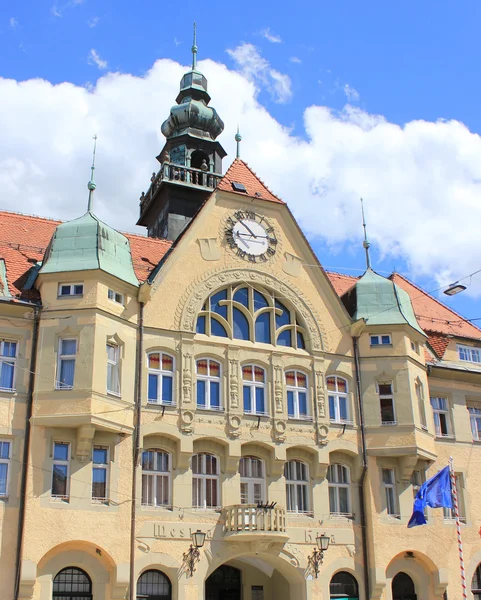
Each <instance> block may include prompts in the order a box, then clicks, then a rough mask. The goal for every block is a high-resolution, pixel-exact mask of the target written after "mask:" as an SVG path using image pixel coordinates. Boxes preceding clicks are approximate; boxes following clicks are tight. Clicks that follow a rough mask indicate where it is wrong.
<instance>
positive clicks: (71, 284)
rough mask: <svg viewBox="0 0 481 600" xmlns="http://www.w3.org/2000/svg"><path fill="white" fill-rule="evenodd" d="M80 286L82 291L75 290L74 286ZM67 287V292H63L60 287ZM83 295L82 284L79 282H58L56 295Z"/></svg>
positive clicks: (75, 296) (62, 296) (69, 296)
mask: <svg viewBox="0 0 481 600" xmlns="http://www.w3.org/2000/svg"><path fill="white" fill-rule="evenodd" d="M79 286H82V291H81V292H79V291H76V290H75V288H76V287H77V288H78V287H79ZM67 287H68V288H69V290H68V293H67V292H66V293H63V289H62V288H67ZM83 295H84V284H83V283H81V282H77V283H59V284H58V297H59V298H72V297H74V298H80V297H82V296H83Z"/></svg>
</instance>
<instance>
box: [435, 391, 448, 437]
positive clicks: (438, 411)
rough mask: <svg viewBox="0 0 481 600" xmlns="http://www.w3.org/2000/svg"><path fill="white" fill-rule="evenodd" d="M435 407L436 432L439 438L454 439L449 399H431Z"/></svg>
mask: <svg viewBox="0 0 481 600" xmlns="http://www.w3.org/2000/svg"><path fill="white" fill-rule="evenodd" d="M431 406H432V407H433V417H434V430H435V432H436V436H437V437H454V436H453V432H452V429H451V419H450V418H449V404H448V399H447V398H439V397H434V398H431Z"/></svg>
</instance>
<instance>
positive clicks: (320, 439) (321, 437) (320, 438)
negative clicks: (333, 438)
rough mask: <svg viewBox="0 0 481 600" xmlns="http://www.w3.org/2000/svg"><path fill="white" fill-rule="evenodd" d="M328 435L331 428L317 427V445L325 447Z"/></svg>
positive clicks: (325, 426)
mask: <svg viewBox="0 0 481 600" xmlns="http://www.w3.org/2000/svg"><path fill="white" fill-rule="evenodd" d="M328 433H329V428H328V427H327V425H318V426H317V443H318V444H319V445H320V446H324V444H327V441H326V438H327V435H328Z"/></svg>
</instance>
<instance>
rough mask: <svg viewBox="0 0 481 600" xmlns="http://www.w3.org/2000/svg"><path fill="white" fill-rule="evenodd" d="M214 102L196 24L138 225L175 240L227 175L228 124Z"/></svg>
mask: <svg viewBox="0 0 481 600" xmlns="http://www.w3.org/2000/svg"><path fill="white" fill-rule="evenodd" d="M209 102H210V96H209V94H208V92H207V79H206V78H205V77H204V75H202V73H201V72H200V71H199V70H198V69H197V45H196V30H195V24H194V43H193V46H192V68H191V69H190V71H188V72H187V73H186V74H185V75H184V76H183V77H182V80H181V82H180V91H179V94H178V96H177V98H176V103H177V104H176V105H175V106H173V107H172V108H171V110H170V115H169V117H168V118H167V119H166V121H164V123H163V124H162V127H161V131H162V133H163V135H164V136H165V137H166V143H165V145H164V147H163V149H162V150H161V152H160V154H159V156H157V160H158V161H159V162H160V165H161V166H160V170H159V172H158V173H153V174H152V178H151V185H150V187H149V189H148V191H147V193H146V194H144V193H142V196H141V197H140V217H139V220H138V222H137V225H143V226H144V227H147V232H148V235H149V237H162V238H166V239H168V240H175V239H176V238H177V237H178V236H179V234H180V233H181V232H182V231H183V229H184V228H185V227H186V225H187V224H188V223H189V221H190V220H191V219H192V217H193V216H194V214H195V213H196V212H197V210H198V208H199V207H200V205H201V204H202V203H203V202H204V200H205V199H206V198H207V197H208V196H209V195H210V194H211V193H212V191H213V190H214V188H215V187H216V186H217V183H218V182H219V180H220V179H221V177H222V159H223V158H224V156H226V152H225V150H224V149H223V148H222V146H221V145H220V144H219V142H217V141H216V138H217V137H218V136H219V135H220V134H221V133H222V131H223V130H224V123H223V122H222V119H221V118H220V117H219V115H218V114H217V112H216V110H215V109H214V108H212V107H211V106H209Z"/></svg>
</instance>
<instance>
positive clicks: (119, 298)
mask: <svg viewBox="0 0 481 600" xmlns="http://www.w3.org/2000/svg"><path fill="white" fill-rule="evenodd" d="M108 298H109V300H112V302H116V303H117V304H123V303H124V295H123V294H120V293H119V292H116V291H115V290H110V289H109V291H108Z"/></svg>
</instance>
